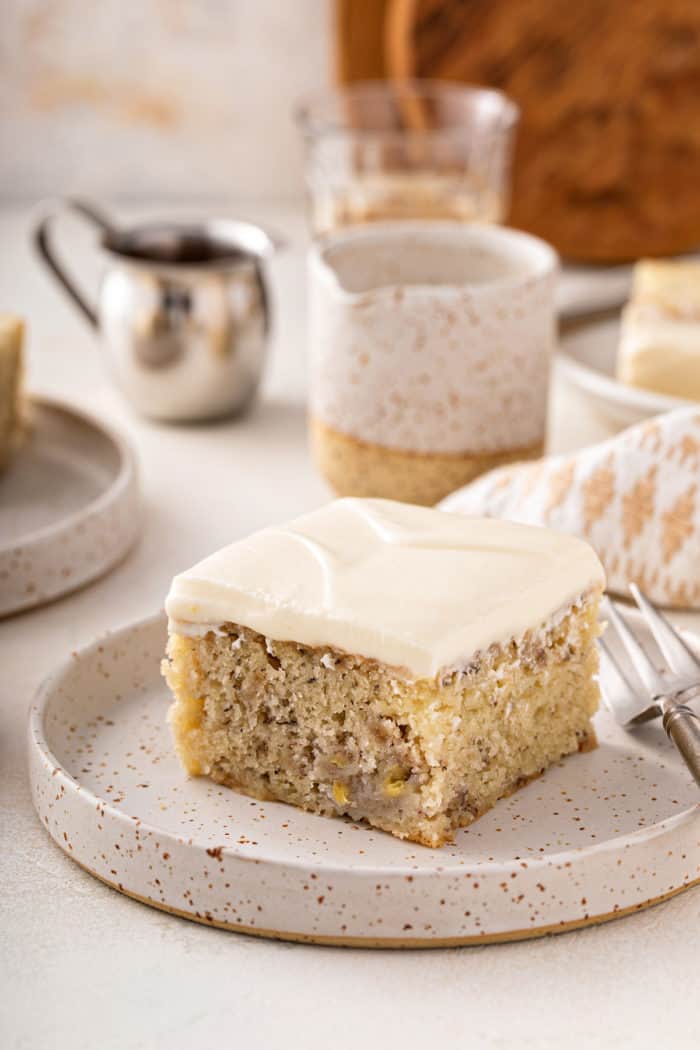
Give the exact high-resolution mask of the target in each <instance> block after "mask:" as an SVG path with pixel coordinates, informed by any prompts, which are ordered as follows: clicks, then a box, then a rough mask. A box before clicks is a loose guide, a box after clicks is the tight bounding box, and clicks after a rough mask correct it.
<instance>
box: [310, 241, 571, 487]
mask: <svg viewBox="0 0 700 1050" xmlns="http://www.w3.org/2000/svg"><path fill="white" fill-rule="evenodd" d="M556 272H557V257H556V254H555V252H554V251H553V249H552V248H550V247H549V246H548V245H547V244H545V243H544V242H543V241H541V240H539V239H537V238H535V237H531V236H529V235H528V234H525V233H520V232H518V231H516V230H509V229H504V228H503V227H498V226H473V225H465V224H461V223H454V222H417V223H416V222H411V223H391V224H381V225H380V224H373V225H370V226H366V227H362V228H356V229H352V230H348V231H346V232H343V233H341V234H338V235H335V236H333V237H331V238H329V239H327V240H325V241H321V242H320V243H319V244H318V245H315V246H314V247H313V248H312V250H311V262H310V281H311V316H310V339H311V360H312V381H311V428H312V444H313V448H314V453H315V457H316V460H317V463H318V465H319V467H320V469H321V471H322V473H323V474H324V475H325V476H326V478H327V479H328V481H329V482H330V483H331V485H332V486H333V488H334V489H335V490H336V491H337V492H338V493H340V494H342V495H357V496H386V497H390V498H397V499H405V500H409V501H411V502H419V503H434V502H436V501H437V500H438V499H441V498H442V497H443V496H445V495H447V493H448V492H450V491H452V490H453V489H455V488H456V487H458V486H459V485H460V484H464V483H465V482H467V481H469V480H471V478H472V477H474V476H476V475H477V474H479V473H481V472H482V471H484V470H487V469H490V468H491V467H493V466H497V465H500V464H502V463H504V462H509V461H512V460H517V459H527V458H533V457H536V456H539V455H541V454H542V450H543V446H544V438H545V427H546V409H547V390H548V382H549V370H550V353H551V349H552V345H553V340H554V285H555V277H556Z"/></svg>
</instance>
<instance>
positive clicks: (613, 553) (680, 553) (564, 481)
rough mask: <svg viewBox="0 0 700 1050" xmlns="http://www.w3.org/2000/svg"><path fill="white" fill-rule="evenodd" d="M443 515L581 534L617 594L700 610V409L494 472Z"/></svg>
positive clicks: (447, 504) (462, 492)
mask: <svg viewBox="0 0 700 1050" xmlns="http://www.w3.org/2000/svg"><path fill="white" fill-rule="evenodd" d="M439 506H440V508H441V509H442V510H448V511H453V512H455V513H459V514H467V515H470V516H474V517H476V516H478V517H489V518H508V519H510V520H511V521H520V522H524V523H526V524H531V525H546V526H547V527H548V528H552V529H559V530H560V531H562V532H572V533H575V534H576V535H577V536H581V537H582V538H583V539H585V540H588V542H589V543H590V544H591V545H592V546H593V547H594V548H595V550H596V551H597V552H598V556H599V557H600V560H601V561H602V563H603V567H604V568H605V571H606V573H607V577H608V588H609V590H611V591H613V592H616V593H618V594H626V593H627V584H628V583H630V582H631V581H634V582H636V583H637V584H638V585H639V586H640V587H641V588H642V590H644V591H645V592H646V593H647V594H648V596H649V597H650V598H651V599H652V600H653V601H655V602H657V603H658V604H660V605H667V606H671V607H676V608H686V609H688V608H691V609H693V608H694V609H700V408H688V409H679V410H677V411H674V412H668V413H665V414H664V415H661V416H656V417H655V418H653V419H649V420H647V421H645V422H644V423H639V424H637V425H636V426H633V427H630V428H629V429H628V430H624V431H622V433H620V434H618V435H617V436H616V437H614V438H611V439H610V440H609V441H604V442H602V443H601V444H599V445H592V446H590V447H589V448H584V449H581V450H580V451H578V452H576V453H574V454H571V455H565V456H550V457H546V458H545V459H541V460H537V461H535V462H533V463H516V464H513V465H511V466H507V467H501V468H499V469H497V470H493V471H491V472H490V473H488V474H485V475H484V476H483V477H481V478H479V479H477V480H476V481H474V482H472V483H471V484H469V485H467V486H465V487H464V488H462V489H459V490H458V491H457V492H453V493H452V495H450V496H448V497H447V498H446V499H444V500H443V501H442V503H440V504H439Z"/></svg>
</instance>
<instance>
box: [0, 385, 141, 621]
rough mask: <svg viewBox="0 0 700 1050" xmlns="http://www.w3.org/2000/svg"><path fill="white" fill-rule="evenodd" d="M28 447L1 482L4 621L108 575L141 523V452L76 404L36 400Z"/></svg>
mask: <svg viewBox="0 0 700 1050" xmlns="http://www.w3.org/2000/svg"><path fill="white" fill-rule="evenodd" d="M28 415H29V424H30V425H29V432H28V436H27V440H26V442H25V444H24V446H23V447H22V448H21V449H20V451H19V453H18V454H17V456H16V458H15V460H13V462H12V463H11V464H10V467H9V469H8V470H7V472H6V473H4V474H3V475H2V477H0V616H6V615H7V614H9V613H13V612H18V611H19V610H20V609H28V608H30V607H31V606H33V605H41V604H43V603H44V602H48V601H51V600H52V599H54V598H58V597H59V596H60V595H63V594H67V593H68V592H69V591H73V590H76V589H77V588H78V587H82V586H83V585H84V584H86V583H88V582H89V581H91V580H93V579H96V578H97V577H98V576H101V575H103V574H104V573H105V572H107V570H108V569H110V568H112V566H113V565H115V564H116V563H117V562H118V561H119V560H120V559H121V558H122V557H123V556H124V555H125V554H126V552H127V551H128V549H129V547H130V546H131V545H132V543H133V542H134V540H135V539H136V536H137V533H138V529H139V524H140V513H139V493H138V481H137V471H136V462H135V459H134V454H133V452H132V451H131V449H130V448H129V446H128V445H127V443H126V441H125V440H124V439H123V438H122V437H121V436H120V435H118V434H116V433H114V432H113V431H112V430H111V429H109V428H108V427H105V426H104V425H103V424H102V423H98V422H97V421H96V420H94V419H91V418H90V417H89V416H87V415H84V414H83V413H82V412H78V411H76V410H75V409H74V408H71V407H70V406H69V405H66V404H62V403H59V402H56V401H47V400H43V399H41V400H40V399H33V400H32V401H31V402H30V406H29V412H28Z"/></svg>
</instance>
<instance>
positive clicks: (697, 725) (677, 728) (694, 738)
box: [663, 702, 700, 787]
mask: <svg viewBox="0 0 700 1050" xmlns="http://www.w3.org/2000/svg"><path fill="white" fill-rule="evenodd" d="M663 724H664V729H665V730H666V732H667V733H668V735H669V737H670V738H671V740H672V741H673V743H674V744H675V745H676V747H677V748H678V750H679V751H680V753H681V755H682V756H683V759H684V761H685V764H686V766H687V767H688V769H689V770H690V772H691V773H692V774H693V776H694V777H695V782H696V784H697V785H698V787H700V718H698V716H697V715H696V714H695V712H694V711H691V709H690V708H689V707H686V705H685V704H677V703H673V702H668V703H667V705H666V707H665V709H664V714H663Z"/></svg>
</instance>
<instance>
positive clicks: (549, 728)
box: [164, 589, 599, 846]
mask: <svg viewBox="0 0 700 1050" xmlns="http://www.w3.org/2000/svg"><path fill="white" fill-rule="evenodd" d="M598 597H599V590H598V589H594V590H592V591H591V592H590V593H588V594H587V595H586V596H584V597H582V598H581V599H580V600H579V601H577V602H575V603H574V604H573V605H571V606H570V607H569V608H568V609H566V610H564V611H563V612H562V614H561V615H560V616H557V617H554V618H552V619H551V620H550V622H549V623H548V624H543V625H541V626H540V627H539V628H538V629H534V630H532V631H529V632H527V633H526V634H525V635H524V636H523V637H522V638H520V639H512V640H511V641H509V642H507V643H504V644H500V645H492V646H490V647H489V649H488V650H487V651H485V652H482V653H479V654H476V655H475V656H474V657H473V658H471V659H470V660H469V662H468V663H466V664H465V665H464V666H460V667H457V668H454V669H449V670H446V671H444V672H443V673H441V674H440V675H438V676H436V677H435V678H431V679H419V680H416V681H410V680H407V678H406V677H405V676H404V675H403V674H402V672H401V671H400V670H399V669H396V668H392V667H390V666H388V665H385V664H382V663H379V662H377V661H373V660H367V659H365V658H363V657H361V656H359V655H351V654H348V653H343V652H340V651H338V650H334V649H331V648H328V647H311V646H304V645H300V644H298V643H296V642H294V641H273V640H271V639H269V638H265V637H264V636H263V635H261V634H259V633H257V632H255V631H253V630H251V629H249V628H246V627H242V626H239V625H236V624H234V623H227V624H224V625H223V626H222V627H221V628H220V629H219V630H217V631H209V632H207V633H206V634H202V635H199V636H196V635H195V636H185V635H182V634H177V633H173V634H171V637H170V641H169V646H168V658H167V660H166V661H164V674H165V677H166V678H167V681H168V684H169V686H170V688H171V689H172V691H173V693H174V695H175V703H174V704H173V706H172V708H171V711H170V721H171V725H172V729H173V733H174V738H175V744H176V748H177V752H178V755H179V757H180V759H181V761H182V763H183V765H184V767H185V769H186V770H187V771H188V772H189V773H190V774H193V775H204V776H209V777H211V779H213V780H214V781H216V782H218V783H221V784H225V785H228V786H230V787H232V788H234V789H236V790H239V791H242V792H244V793H245V794H248V795H251V796H254V797H256V798H260V799H268V800H277V801H281V802H288V803H291V804H292V805H295V806H299V807H301V808H302V809H305V810H308V811H309V812H312V813H318V814H322V815H325V816H348V817H350V818H352V819H354V820H361V819H364V820H366V821H367V822H368V823H369V824H371V825H372V826H374V827H376V828H381V829H383V830H385V831H388V832H390V833H391V834H393V835H396V836H398V837H399V838H404V839H409V840H411V841H414V842H418V843H422V844H424V845H426V846H441V845H443V844H444V843H446V842H449V841H450V840H451V839H452V836H453V833H454V831H455V830H456V829H458V828H460V827H464V826H466V825H468V824H470V823H471V822H472V821H473V820H475V819H476V818H477V817H478V816H480V815H481V814H482V813H484V812H485V811H486V810H488V809H490V808H491V806H493V805H494V804H495V803H496V802H497V801H498V799H500V798H503V797H504V796H506V795H508V794H510V793H511V792H512V791H513V790H515V789H516V788H517V787H519V786H520V785H521V784H523V783H525V782H527V781H528V780H530V779H532V777H534V776H536V775H537V774H539V773H540V772H542V771H543V770H544V769H545V768H546V767H547V766H549V765H550V764H551V763H553V762H556V761H557V760H558V759H560V758H562V757H563V756H564V755H568V754H571V753H572V752H575V751H577V750H580V749H584V748H586V747H589V746H591V744H592V743H593V741H594V740H595V737H594V734H593V729H592V726H591V717H592V715H593V714H594V712H595V710H596V708H597V706H598V701H599V694H598V687H597V684H596V681H595V677H594V676H595V674H596V671H597V651H596V646H595V638H596V635H597V633H598V626H597V606H598Z"/></svg>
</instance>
